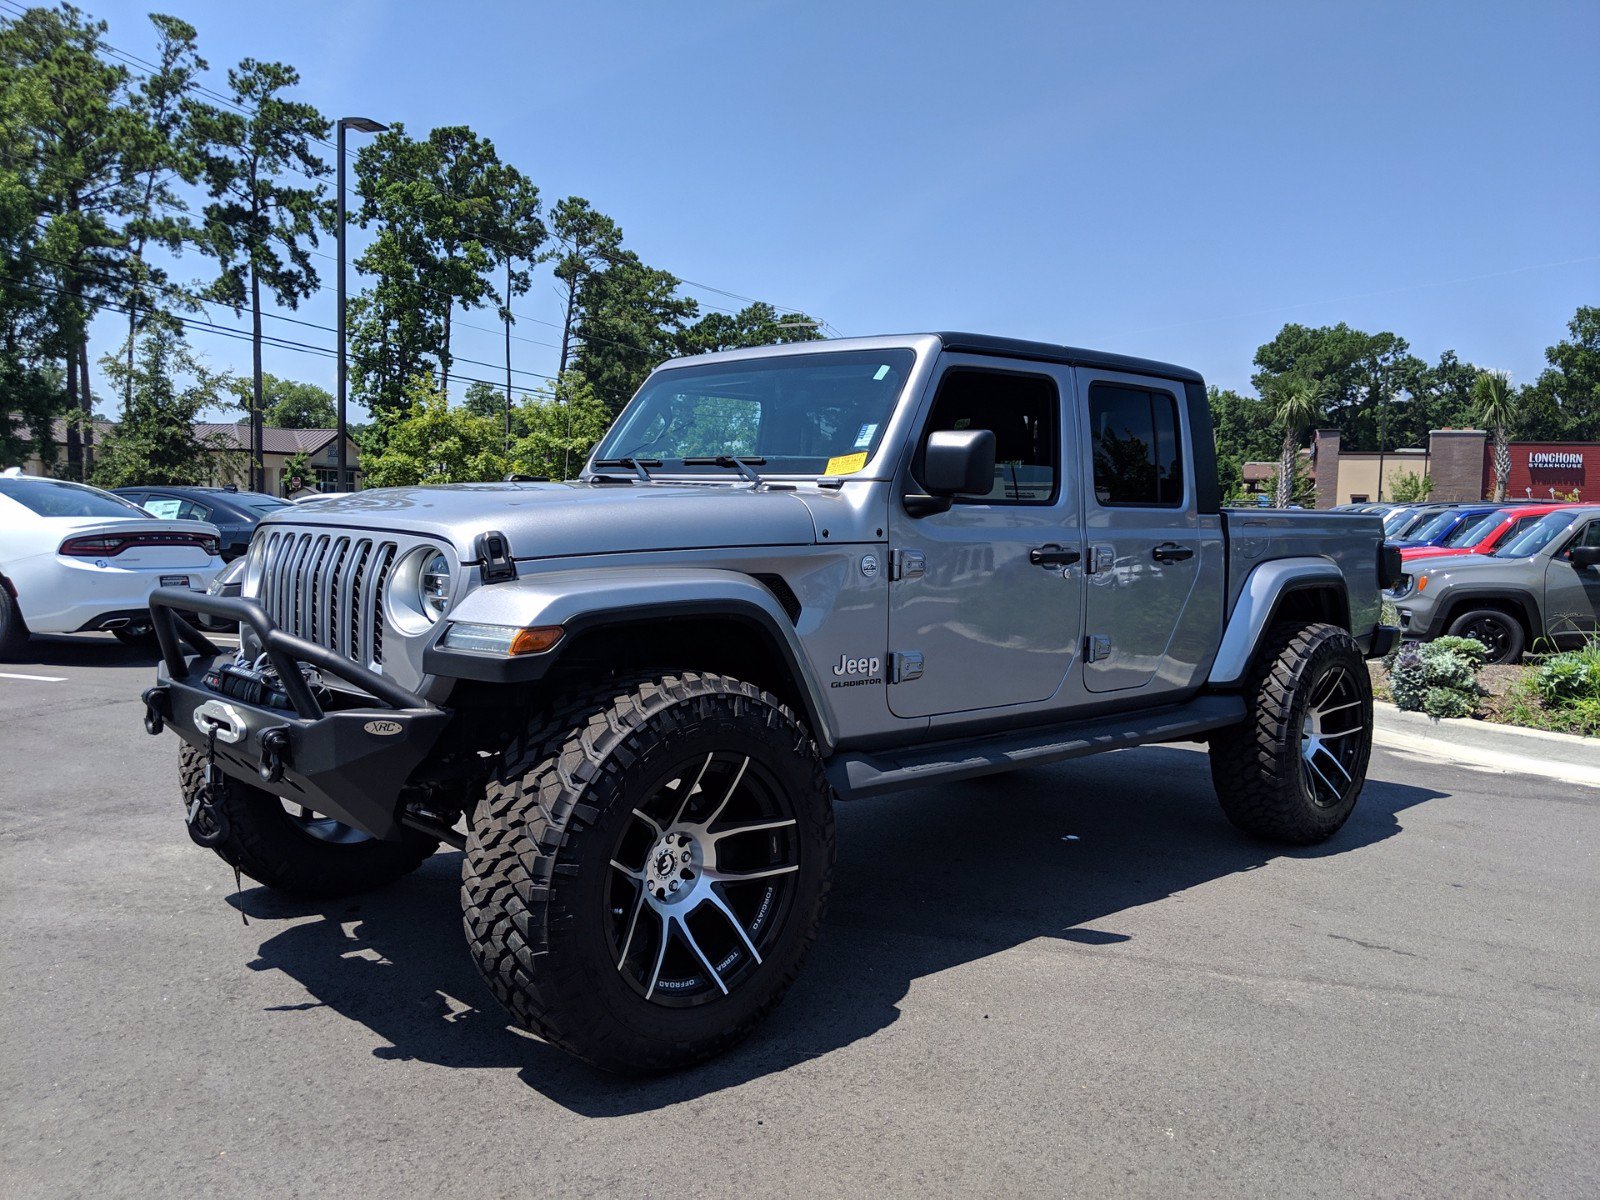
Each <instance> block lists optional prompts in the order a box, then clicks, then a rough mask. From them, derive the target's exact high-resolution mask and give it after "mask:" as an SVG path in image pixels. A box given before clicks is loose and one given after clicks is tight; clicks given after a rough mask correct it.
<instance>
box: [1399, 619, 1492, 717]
mask: <svg viewBox="0 0 1600 1200" xmlns="http://www.w3.org/2000/svg"><path fill="white" fill-rule="evenodd" d="M1488 653H1489V652H1488V649H1487V647H1485V646H1484V644H1483V643H1482V642H1480V641H1478V640H1477V639H1475V638H1463V637H1442V638H1435V639H1434V640H1433V641H1431V642H1428V643H1427V644H1426V645H1423V646H1411V647H1407V648H1406V649H1405V650H1404V651H1403V652H1402V653H1401V654H1400V655H1399V657H1397V658H1396V659H1395V661H1394V666H1393V668H1392V669H1391V671H1390V675H1389V687H1390V690H1391V691H1392V693H1393V695H1394V702H1395V705H1396V707H1398V708H1399V709H1400V711H1401V712H1424V713H1427V714H1428V715H1429V716H1430V717H1434V718H1439V717H1470V716H1472V715H1473V714H1475V713H1476V712H1477V711H1478V698H1479V697H1480V696H1482V695H1483V694H1484V692H1483V688H1482V687H1481V686H1479V684H1478V668H1479V667H1481V666H1483V662H1484V659H1485V658H1487V657H1488Z"/></svg>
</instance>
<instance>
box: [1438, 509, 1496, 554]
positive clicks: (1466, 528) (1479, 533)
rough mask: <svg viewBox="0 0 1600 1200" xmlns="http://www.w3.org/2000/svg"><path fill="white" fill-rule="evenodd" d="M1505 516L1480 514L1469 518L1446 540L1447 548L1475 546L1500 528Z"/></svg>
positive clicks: (1490, 513) (1493, 513) (1494, 513)
mask: <svg viewBox="0 0 1600 1200" xmlns="http://www.w3.org/2000/svg"><path fill="white" fill-rule="evenodd" d="M1504 517H1505V514H1504V513H1501V512H1486V513H1479V514H1478V515H1477V516H1475V517H1468V518H1467V519H1466V520H1465V521H1463V522H1461V527H1460V528H1459V529H1457V530H1456V531H1455V532H1454V533H1452V534H1451V535H1450V536H1449V537H1447V538H1445V540H1444V544H1445V545H1446V546H1475V545H1477V543H1479V542H1480V541H1482V540H1483V539H1484V538H1486V537H1488V536H1489V533H1490V531H1491V530H1493V529H1494V528H1496V527H1498V526H1499V524H1500V522H1501V520H1502V519H1504Z"/></svg>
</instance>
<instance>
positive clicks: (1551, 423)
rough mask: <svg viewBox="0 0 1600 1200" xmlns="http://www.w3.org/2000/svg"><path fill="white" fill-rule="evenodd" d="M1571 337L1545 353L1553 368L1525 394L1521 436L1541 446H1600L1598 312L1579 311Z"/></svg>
mask: <svg viewBox="0 0 1600 1200" xmlns="http://www.w3.org/2000/svg"><path fill="white" fill-rule="evenodd" d="M1567 333H1568V335H1569V337H1568V338H1566V339H1564V340H1562V341H1559V342H1557V343H1556V344H1555V345H1553V346H1549V347H1547V348H1546V349H1545V352H1544V356H1545V361H1546V362H1548V363H1549V364H1550V365H1549V366H1548V367H1547V368H1545V370H1543V371H1541V372H1540V373H1539V378H1538V379H1537V380H1535V381H1534V382H1533V383H1532V384H1530V385H1529V386H1527V387H1525V388H1523V389H1522V390H1521V395H1520V397H1519V400H1520V408H1521V411H1522V416H1521V420H1520V422H1519V429H1518V432H1519V433H1520V434H1521V436H1523V437H1526V438H1533V439H1538V440H1541V441H1557V442H1590V441H1600V307H1594V306H1590V305H1584V306H1581V307H1579V309H1578V310H1577V312H1576V313H1574V314H1573V317H1572V320H1570V321H1568V322H1567Z"/></svg>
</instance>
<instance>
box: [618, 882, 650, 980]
mask: <svg viewBox="0 0 1600 1200" xmlns="http://www.w3.org/2000/svg"><path fill="white" fill-rule="evenodd" d="M643 911H644V888H643V887H641V888H640V889H639V895H638V896H637V897H636V898H635V900H634V902H633V916H632V917H630V918H628V936H627V937H626V938H624V939H623V941H622V953H621V954H619V955H617V970H619V971H620V970H622V964H623V963H625V962H627V961H628V951H629V950H631V949H633V934H634V931H635V930H636V929H638V928H639V914H640V913H641V912H643ZM657 969H658V970H659V969H660V964H657ZM652 986H653V985H652Z"/></svg>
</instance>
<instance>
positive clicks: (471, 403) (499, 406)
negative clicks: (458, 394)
mask: <svg viewBox="0 0 1600 1200" xmlns="http://www.w3.org/2000/svg"><path fill="white" fill-rule="evenodd" d="M461 407H462V408H464V409H466V410H467V412H469V413H471V414H472V415H473V416H475V417H487V418H489V419H490V420H491V421H499V422H500V423H501V425H504V424H505V420H506V407H507V405H506V394H505V392H504V391H502V390H501V389H500V388H497V387H495V385H494V384H492V383H484V382H483V380H481V379H475V380H473V381H472V382H471V383H469V384H468V385H467V395H466V399H465V400H463V401H462V402H461Z"/></svg>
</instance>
